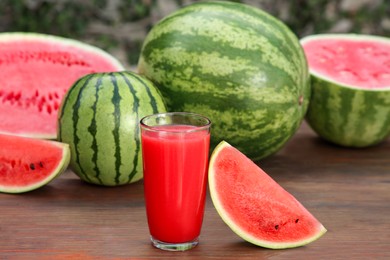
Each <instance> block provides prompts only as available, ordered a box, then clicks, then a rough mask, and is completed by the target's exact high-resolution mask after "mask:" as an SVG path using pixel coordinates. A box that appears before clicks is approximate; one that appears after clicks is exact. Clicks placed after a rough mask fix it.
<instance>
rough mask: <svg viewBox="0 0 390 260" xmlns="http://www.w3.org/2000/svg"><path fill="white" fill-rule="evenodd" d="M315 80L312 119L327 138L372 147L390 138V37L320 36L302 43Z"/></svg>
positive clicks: (352, 145) (304, 39) (309, 113)
mask: <svg viewBox="0 0 390 260" xmlns="http://www.w3.org/2000/svg"><path fill="white" fill-rule="evenodd" d="M301 43H302V46H303V48H304V50H305V53H306V56H307V59H308V62H309V68H310V73H311V76H312V89H313V90H312V91H313V94H312V98H311V101H310V105H309V109H308V113H307V117H306V119H307V121H308V123H309V125H310V126H311V127H312V128H313V130H314V131H315V132H317V134H318V135H319V136H321V137H322V138H324V139H325V140H328V141H330V142H332V143H334V144H337V145H341V146H346V147H367V146H371V145H375V144H377V143H380V142H382V141H383V140H384V139H386V138H387V137H388V136H389V135H390V39H388V38H385V37H380V36H368V35H357V34H320V35H311V36H307V37H305V38H303V39H301Z"/></svg>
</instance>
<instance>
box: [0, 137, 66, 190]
mask: <svg viewBox="0 0 390 260" xmlns="http://www.w3.org/2000/svg"><path fill="white" fill-rule="evenodd" d="M69 160H70V149H69V146H68V145H67V144H64V143H60V142H55V141H49V140H41V139H33V138H27V137H20V136H13V135H5V134H0V192H6V193H22V192H26V191H31V190H35V189H37V188H39V187H42V186H43V185H45V184H47V183H48V182H50V181H51V180H53V179H54V178H55V177H57V176H58V175H59V174H61V173H62V172H63V171H64V170H65V169H66V168H67V166H68V164H69Z"/></svg>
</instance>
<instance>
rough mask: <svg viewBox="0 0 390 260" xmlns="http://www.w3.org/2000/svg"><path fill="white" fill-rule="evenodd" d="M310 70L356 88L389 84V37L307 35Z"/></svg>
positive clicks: (305, 48)
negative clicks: (380, 38)
mask: <svg viewBox="0 0 390 260" xmlns="http://www.w3.org/2000/svg"><path fill="white" fill-rule="evenodd" d="M302 45H303V48H304V50H305V53H306V57H307V59H308V63H309V67H310V70H311V71H313V72H315V73H317V74H320V75H323V76H325V77H327V78H330V79H333V80H336V81H337V82H339V83H343V84H347V85H351V86H355V87H359V88H367V89H372V88H383V87H390V40H388V41H386V40H378V39H376V38H372V37H363V36H361V37H355V36H350V37H345V36H330V37H329V36H328V37H315V36H313V37H308V40H307V41H305V42H303V44H302Z"/></svg>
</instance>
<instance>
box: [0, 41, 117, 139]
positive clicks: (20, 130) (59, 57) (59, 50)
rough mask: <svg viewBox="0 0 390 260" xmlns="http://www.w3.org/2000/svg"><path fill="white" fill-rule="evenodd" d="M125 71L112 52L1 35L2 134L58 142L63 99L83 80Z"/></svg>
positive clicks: (83, 44) (0, 95)
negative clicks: (93, 74)
mask: <svg viewBox="0 0 390 260" xmlns="http://www.w3.org/2000/svg"><path fill="white" fill-rule="evenodd" d="M119 70H124V68H123V66H122V65H121V64H120V62H119V61H118V60H117V59H115V58H114V57H113V56H111V55H110V54H108V53H107V52H105V51H103V50H101V49H99V48H97V47H94V46H91V45H88V44H85V43H82V42H79V41H76V40H72V39H67V38H62V37H58V36H51V35H44V34H35V33H0V86H1V88H0V133H9V134H15V135H21V136H30V137H36V138H47V139H55V138H56V123H57V111H58V108H59V106H60V104H61V101H62V98H63V96H64V94H65V93H66V91H67V90H68V89H69V88H70V87H71V85H72V84H73V83H74V82H75V81H76V80H77V79H79V78H80V77H82V76H84V75H86V74H89V73H95V72H110V71H119Z"/></svg>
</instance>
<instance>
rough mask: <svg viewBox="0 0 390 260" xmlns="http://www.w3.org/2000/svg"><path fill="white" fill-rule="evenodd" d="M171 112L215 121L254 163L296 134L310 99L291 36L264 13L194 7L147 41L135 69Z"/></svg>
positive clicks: (217, 130)
mask: <svg viewBox="0 0 390 260" xmlns="http://www.w3.org/2000/svg"><path fill="white" fill-rule="evenodd" d="M138 70H139V72H140V73H141V74H144V75H145V76H146V77H148V78H150V79H151V80H152V81H154V83H156V84H157V85H158V87H159V88H160V90H161V92H162V94H163V95H164V97H165V99H166V101H167V105H168V108H169V110H171V111H192V112H197V113H201V114H203V115H205V116H208V117H209V118H210V119H211V121H212V122H213V130H212V145H214V146H215V145H216V144H217V143H219V141H221V140H222V139H224V140H227V141H229V143H231V144H232V145H234V146H235V147H237V148H238V149H240V150H241V151H243V152H244V153H245V154H246V155H247V156H248V157H250V158H251V159H253V160H257V159H260V158H263V157H266V156H268V155H270V154H272V153H274V152H276V151H277V150H279V149H280V148H281V147H282V146H283V145H284V144H285V142H286V141H287V140H288V139H289V138H290V137H291V136H292V135H293V134H294V132H295V131H296V129H297V128H298V126H299V125H300V123H301V121H302V118H303V117H304V114H305V112H306V109H307V105H308V100H309V96H310V86H309V74H308V69H307V64H306V59H305V56H304V54H303V51H302V48H301V46H300V44H299V41H298V39H297V38H296V37H295V35H294V34H293V33H292V32H291V31H290V30H289V29H288V28H287V27H286V26H285V25H284V24H283V23H281V22H280V21H279V20H277V19H275V18H274V17H272V16H270V15H268V14H267V13H265V12H263V11H261V10H259V9H256V8H253V7H250V6H247V5H243V4H238V3H231V2H222V1H221V2H199V3H196V4H193V5H190V6H187V7H185V8H183V9H180V10H178V11H177V12H175V13H173V14H171V15H170V16H168V17H166V18H165V19H163V20H162V21H160V22H159V23H158V24H156V25H155V26H154V28H153V29H152V30H151V31H150V32H149V34H148V35H147V37H146V39H145V42H144V46H143V49H142V52H141V57H140V60H139V64H138Z"/></svg>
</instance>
